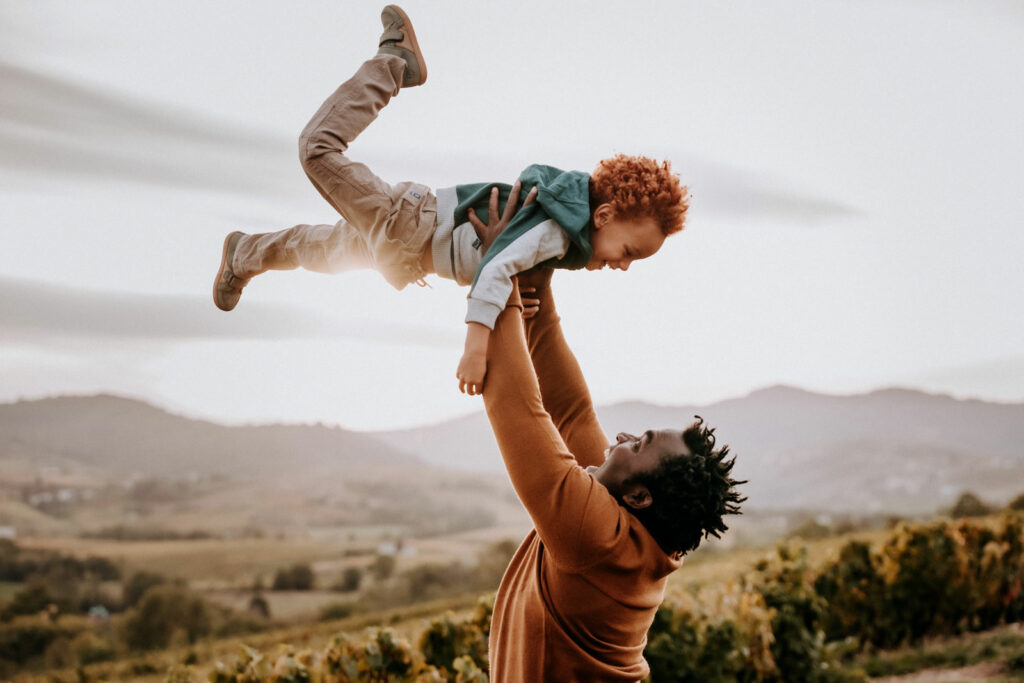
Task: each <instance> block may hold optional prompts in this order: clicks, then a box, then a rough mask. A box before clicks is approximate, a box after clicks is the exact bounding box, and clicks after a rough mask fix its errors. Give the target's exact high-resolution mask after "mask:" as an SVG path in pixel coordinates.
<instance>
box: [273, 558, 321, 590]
mask: <svg viewBox="0 0 1024 683" xmlns="http://www.w3.org/2000/svg"><path fill="white" fill-rule="evenodd" d="M273 588H274V590H276V591H289V590H290V591H308V590H312V589H313V568H312V567H310V566H309V565H308V564H295V565H292V566H291V567H288V568H287V569H279V570H278V571H277V573H276V574H274V584H273Z"/></svg>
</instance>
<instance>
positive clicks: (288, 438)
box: [0, 395, 426, 478]
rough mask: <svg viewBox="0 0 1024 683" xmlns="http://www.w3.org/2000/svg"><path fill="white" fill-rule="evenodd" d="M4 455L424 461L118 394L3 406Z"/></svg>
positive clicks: (198, 468)
mask: <svg viewBox="0 0 1024 683" xmlns="http://www.w3.org/2000/svg"><path fill="white" fill-rule="evenodd" d="M0 457H9V458H25V459H30V460H32V461H34V462H37V463H39V464H40V465H62V464H64V465H74V466H77V467H82V468H87V469H90V470H93V471H96V472H98V473H102V474H105V475H120V476H127V475H131V474H133V473H142V474H146V475H161V476H175V475H179V476H180V475H184V474H187V473H189V472H195V473H199V474H224V475H231V476H233V477H248V476H253V477H257V478H259V477H265V476H279V475H283V474H287V473H289V472H293V471H295V470H296V469H301V470H303V471H305V472H310V471H320V470H325V471H330V470H336V469H337V468H339V467H342V466H345V465H351V464H359V465H367V464H381V465H420V466H426V463H424V462H423V461H422V460H420V459H418V458H416V457H415V456H412V455H409V454H408V453H407V452H403V451H402V450H401V449H400V448H398V447H395V446H391V445H388V444H386V443H383V442H382V441H380V440H379V439H377V438H375V437H374V436H372V435H369V434H362V433H356V432H350V431H346V430H344V429H340V428H337V427H324V426H301V425H291V426H288V425H269V426H241V427H227V426H224V425H218V424H214V423H212V422H205V421H202V420H193V419H189V418H186V417H181V416H178V415H172V414H170V413H167V412H165V411H163V410H160V409H159V408H155V407H153V406H151V405H149V404H147V403H143V402H141V401H136V400H132V399H127V398H119V397H116V396H107V395H100V396H78V397H60V398H51V399H43V400H38V401H19V402H17V403H8V404H0Z"/></svg>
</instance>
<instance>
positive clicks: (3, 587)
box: [0, 581, 23, 601]
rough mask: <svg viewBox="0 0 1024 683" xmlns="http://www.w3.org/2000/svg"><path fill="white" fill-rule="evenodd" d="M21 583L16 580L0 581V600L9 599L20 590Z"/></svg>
mask: <svg viewBox="0 0 1024 683" xmlns="http://www.w3.org/2000/svg"><path fill="white" fill-rule="evenodd" d="M22 585H23V584H21V583H18V582H17V581H0V601H4V600H10V599H11V598H13V597H14V594H15V593H17V592H18V591H20V590H21V587H22Z"/></svg>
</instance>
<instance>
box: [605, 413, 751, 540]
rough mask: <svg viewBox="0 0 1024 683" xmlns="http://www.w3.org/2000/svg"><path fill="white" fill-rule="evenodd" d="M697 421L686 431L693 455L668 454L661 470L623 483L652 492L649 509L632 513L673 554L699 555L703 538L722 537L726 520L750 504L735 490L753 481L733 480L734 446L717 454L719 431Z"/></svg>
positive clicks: (662, 461)
mask: <svg viewBox="0 0 1024 683" xmlns="http://www.w3.org/2000/svg"><path fill="white" fill-rule="evenodd" d="M695 417H696V418H697V421H696V422H694V423H693V424H691V425H690V426H689V427H687V428H686V429H685V430H683V442H684V443H685V444H686V447H687V448H689V449H690V454H689V455H687V454H685V453H684V454H673V455H666V456H664V457H663V458H662V459H661V462H660V463H659V464H658V466H657V467H656V468H654V469H653V470H651V471H650V472H644V473H641V474H636V475H633V476H632V477H630V478H629V479H627V480H626V481H625V482H624V484H623V486H629V485H631V484H640V485H642V486H645V487H647V490H648V491H650V492H651V497H652V499H653V500H652V502H651V504H650V505H649V506H648V507H646V508H643V509H639V510H637V509H633V508H629V510H630V512H632V513H633V515H635V516H636V517H637V519H639V520H640V521H641V522H642V523H643V525H644V526H645V527H646V528H647V530H648V531H649V532H650V533H651V536H653V537H654V540H656V541H657V542H658V545H660V546H661V548H662V550H664V551H665V552H666V553H669V554H677V553H687V552H689V551H691V550H694V549H695V548H696V547H697V546H699V545H700V542H701V539H702V538H708V537H709V536H714V537H715V538H721V535H720V534H721V532H723V531H725V530H726V529H728V528H729V527H728V526H726V524H725V522H724V521H722V517H724V516H725V515H738V514H741V513H740V503H742V502H743V501H745V500H746V497H745V496H741V495H740V494H739V492H738V491H736V490H735V488H734V487H735V486H738V485H739V484H746V483H747V482H746V481H736V480H734V479H731V478H730V477H729V474H730V473H731V472H732V466H733V464H734V463H735V462H736V456H733V457H732V459H730V460H726V456H727V455H728V454H729V447H728V446H722V447H721V448H719V449H718V450H715V430H714V429H709V428H707V427H705V426H704V419H703V418H702V417H700V416H699V415H695Z"/></svg>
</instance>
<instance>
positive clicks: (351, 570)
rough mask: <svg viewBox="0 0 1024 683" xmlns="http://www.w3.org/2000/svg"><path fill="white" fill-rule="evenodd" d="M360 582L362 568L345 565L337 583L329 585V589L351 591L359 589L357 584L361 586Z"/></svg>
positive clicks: (342, 591)
mask: <svg viewBox="0 0 1024 683" xmlns="http://www.w3.org/2000/svg"><path fill="white" fill-rule="evenodd" d="M362 583H363V570H362V569H360V568H359V567H346V568H345V571H343V572H342V574H341V578H340V579H339V580H338V582H337V583H335V584H334V585H333V586H331V589H332V590H336V591H339V592H341V593H352V592H354V591H357V590H359V586H361V585H362Z"/></svg>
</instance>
